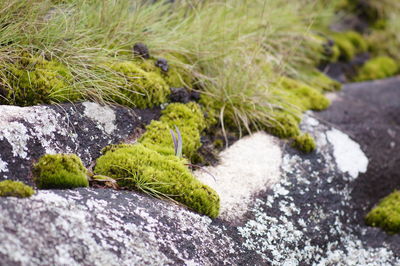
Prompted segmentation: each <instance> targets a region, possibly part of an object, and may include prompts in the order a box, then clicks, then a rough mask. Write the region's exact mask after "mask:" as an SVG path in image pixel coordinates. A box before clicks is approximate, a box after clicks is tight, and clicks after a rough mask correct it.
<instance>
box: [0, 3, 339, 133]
mask: <svg viewBox="0 0 400 266" xmlns="http://www.w3.org/2000/svg"><path fill="white" fill-rule="evenodd" d="M148 2H149V1H130V0H120V1H100V0H91V1H87V0H86V1H85V0H73V1H72V0H71V1H50V0H22V1H21V0H11V1H2V2H1V3H0V17H1V18H0V46H1V47H0V66H1V69H2V71H0V78H1V80H2V84H1V85H2V86H3V87H8V89H11V90H12V89H13V88H12V87H11V86H10V84H9V83H7V78H6V77H7V69H8V66H9V64H13V63H14V62H17V61H18V60H20V59H21V57H22V55H23V53H28V54H33V55H35V56H42V57H44V58H46V59H48V60H55V61H58V62H60V63H61V64H63V65H65V66H66V67H67V68H68V69H69V71H70V72H71V73H72V75H73V76H74V79H73V81H71V82H70V84H68V86H69V87H72V88H73V89H75V90H76V91H77V92H78V94H79V95H81V98H82V99H90V100H95V101H99V102H113V101H114V99H115V97H125V96H124V95H125V94H123V93H121V90H123V89H124V88H123V86H122V85H121V84H123V83H124V82H121V79H123V77H121V76H119V75H118V74H117V73H115V71H114V70H112V69H110V67H108V66H109V65H110V62H114V61H122V60H131V59H132V53H131V48H132V47H133V45H134V44H135V43H137V42H142V43H145V44H146V45H147V46H148V47H149V48H150V51H151V53H152V54H153V55H154V56H163V57H166V58H167V59H168V61H169V63H170V64H172V65H176V66H180V67H181V68H183V69H184V71H185V72H187V73H190V75H192V76H193V77H194V79H195V81H196V84H195V87H197V88H201V90H202V91H203V92H204V95H206V96H210V98H209V99H211V98H212V99H215V100H214V101H213V102H211V103H209V106H210V107H212V108H214V109H215V110H216V112H215V113H216V118H218V119H219V120H220V122H221V124H227V123H228V124H229V123H230V124H232V125H233V126H235V127H236V128H238V129H239V131H250V130H252V129H255V128H260V127H261V126H264V125H268V124H271V121H272V120H273V116H272V115H271V114H272V113H273V110H274V109H276V108H278V109H282V108H284V107H282V106H280V105H279V101H274V97H275V96H274V94H273V93H272V92H271V88H274V87H276V85H273V84H276V83H275V81H276V80H277V79H278V78H279V77H280V76H282V75H289V76H292V77H299V78H302V79H306V78H304V76H302V75H301V72H302V71H301V70H302V69H312V68H313V67H314V65H315V63H316V61H318V60H319V58H320V56H321V54H320V53H318V52H315V42H316V41H315V39H314V38H313V37H312V32H311V30H310V29H311V27H312V25H313V24H314V23H315V24H316V25H317V24H318V25H325V24H326V23H327V22H326V21H328V20H329V17H330V16H332V14H333V12H332V10H331V9H329V8H323V7H322V5H321V2H320V1H309V0H301V1H296V2H293V1H288V0H276V1H267V0H256V1H238V0H232V1H222V0H209V1H193V0H192V1H175V2H174V3H171V4H166V3H164V2H163V1H158V2H157V3H154V4H149V3H148ZM244 21H245V22H246V23H243V22H244ZM126 100H129V99H126ZM56 101H61V100H59V99H56ZM66 101H68V99H66Z"/></svg>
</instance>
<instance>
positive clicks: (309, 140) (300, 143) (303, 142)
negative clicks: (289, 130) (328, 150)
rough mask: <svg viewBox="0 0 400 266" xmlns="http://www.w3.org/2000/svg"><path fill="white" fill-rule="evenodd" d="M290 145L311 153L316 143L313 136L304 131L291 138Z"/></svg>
mask: <svg viewBox="0 0 400 266" xmlns="http://www.w3.org/2000/svg"><path fill="white" fill-rule="evenodd" d="M292 147H294V148H296V149H298V150H300V151H302V152H304V153H311V152H313V151H314V150H315V148H316V144H315V140H314V138H313V137H312V136H311V135H310V134H308V133H306V134H303V135H300V136H295V137H294V138H293V142H292Z"/></svg>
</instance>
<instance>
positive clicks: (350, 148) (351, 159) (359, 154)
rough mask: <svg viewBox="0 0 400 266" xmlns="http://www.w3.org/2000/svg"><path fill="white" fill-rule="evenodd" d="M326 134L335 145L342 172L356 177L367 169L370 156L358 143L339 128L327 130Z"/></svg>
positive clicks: (337, 161)
mask: <svg viewBox="0 0 400 266" xmlns="http://www.w3.org/2000/svg"><path fill="white" fill-rule="evenodd" d="M326 136H327V138H328V140H329V142H330V143H331V144H332V145H333V155H334V157H335V160H336V163H337V166H338V168H339V169H340V170H341V171H342V172H347V173H349V175H350V176H351V177H352V178H356V177H357V176H358V174H359V173H365V172H366V171H367V167H368V158H367V156H366V155H365V154H364V152H363V151H362V150H361V147H360V145H359V144H358V143H356V142H355V141H353V140H352V139H350V137H349V136H348V135H346V134H344V133H343V132H341V131H339V130H337V129H332V130H330V131H328V132H326Z"/></svg>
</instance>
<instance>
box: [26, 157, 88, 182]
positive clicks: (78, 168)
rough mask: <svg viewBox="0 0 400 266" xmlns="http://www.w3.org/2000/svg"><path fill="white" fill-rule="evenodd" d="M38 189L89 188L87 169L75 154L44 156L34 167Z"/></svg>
mask: <svg viewBox="0 0 400 266" xmlns="http://www.w3.org/2000/svg"><path fill="white" fill-rule="evenodd" d="M33 173H34V176H35V183H36V185H37V187H38V188H39V189H69V188H77V187H87V186H89V181H88V177H87V169H86V168H85V167H84V166H83V163H82V161H81V159H80V158H79V157H78V156H77V155H75V154H46V155H44V156H42V157H41V158H40V159H39V161H38V163H37V164H35V165H34V169H33Z"/></svg>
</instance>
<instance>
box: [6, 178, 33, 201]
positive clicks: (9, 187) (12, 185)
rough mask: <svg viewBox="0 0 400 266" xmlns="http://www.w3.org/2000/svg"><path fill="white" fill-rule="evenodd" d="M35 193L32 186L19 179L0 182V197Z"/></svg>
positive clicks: (27, 195) (20, 196)
mask: <svg viewBox="0 0 400 266" xmlns="http://www.w3.org/2000/svg"><path fill="white" fill-rule="evenodd" d="M33 194H35V191H34V190H33V188H31V187H30V186H27V185H25V184H24V183H22V182H19V181H11V180H5V181H1V182H0V197H18V198H26V197H30V196H32V195H33Z"/></svg>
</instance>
